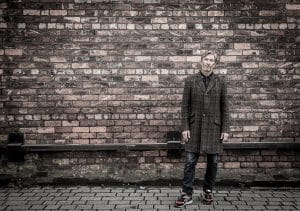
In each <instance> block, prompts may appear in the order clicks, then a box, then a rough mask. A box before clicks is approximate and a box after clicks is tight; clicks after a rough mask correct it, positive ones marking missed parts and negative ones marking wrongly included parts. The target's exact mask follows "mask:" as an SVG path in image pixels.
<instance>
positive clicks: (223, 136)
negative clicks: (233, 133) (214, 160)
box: [220, 133, 229, 142]
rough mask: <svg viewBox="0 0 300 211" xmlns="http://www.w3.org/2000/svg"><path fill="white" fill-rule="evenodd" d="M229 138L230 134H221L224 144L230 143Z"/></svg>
mask: <svg viewBox="0 0 300 211" xmlns="http://www.w3.org/2000/svg"><path fill="white" fill-rule="evenodd" d="M228 137H229V134H228V133H221V138H220V139H221V141H222V142H226V141H228Z"/></svg>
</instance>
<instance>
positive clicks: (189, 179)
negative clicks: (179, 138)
mask: <svg viewBox="0 0 300 211" xmlns="http://www.w3.org/2000/svg"><path fill="white" fill-rule="evenodd" d="M218 158H219V155H218V154H207V166H206V172H205V176H204V184H203V190H206V189H210V190H212V189H213V186H214V184H215V181H216V176H217V169H218ZM198 159H199V153H193V152H186V160H185V166H184V177H183V181H182V191H183V192H185V193H186V194H188V195H190V196H191V195H193V183H194V179H195V168H196V164H197V162H198Z"/></svg>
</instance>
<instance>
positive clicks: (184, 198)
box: [175, 51, 229, 207]
mask: <svg viewBox="0 0 300 211" xmlns="http://www.w3.org/2000/svg"><path fill="white" fill-rule="evenodd" d="M217 59H218V55H217V54H216V53H215V52H211V51H208V52H207V53H205V54H204V55H203V56H202V58H201V70H200V72H199V73H197V74H195V75H193V76H190V77H187V79H186V80H185V85H184V91H183V98H182V110H181V112H182V127H183V130H182V138H183V140H184V141H185V151H186V161H185V167H184V178H183V181H182V194H181V196H180V197H179V199H178V200H177V201H176V202H175V207H183V206H185V205H187V204H191V203H192V202H193V200H192V195H193V187H192V186H193V182H194V178H195V167H196V164H197V162H198V158H199V154H200V153H204V154H206V158H207V166H206V172H205V176H204V184H203V203H205V204H211V203H212V202H213V195H212V190H213V186H214V183H215V180H216V175H217V167H218V157H219V153H221V152H222V151H223V144H222V143H223V142H225V141H227V140H228V133H229V122H228V119H229V118H228V100H227V90H226V84H225V81H224V80H223V79H222V78H221V77H219V76H217V75H215V74H214V73H213V69H214V67H215V66H216V63H217Z"/></svg>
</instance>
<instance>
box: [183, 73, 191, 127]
mask: <svg viewBox="0 0 300 211" xmlns="http://www.w3.org/2000/svg"><path fill="white" fill-rule="evenodd" d="M190 103H191V86H190V82H189V80H188V78H187V79H185V82H184V89H183V95H182V104H181V130H182V131H185V130H189V129H190V128H189V114H190Z"/></svg>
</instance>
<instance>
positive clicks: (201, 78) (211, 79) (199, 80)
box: [197, 72, 216, 93]
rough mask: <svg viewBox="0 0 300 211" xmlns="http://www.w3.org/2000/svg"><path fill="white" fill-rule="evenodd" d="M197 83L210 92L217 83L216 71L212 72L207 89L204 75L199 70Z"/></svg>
mask: <svg viewBox="0 0 300 211" xmlns="http://www.w3.org/2000/svg"><path fill="white" fill-rule="evenodd" d="M197 84H198V85H199V86H200V88H201V89H202V90H203V91H205V92H206V93H207V92H209V91H210V90H211V89H212V88H213V87H214V85H215V84H216V75H215V74H214V73H212V74H211V76H210V82H209V84H208V87H207V89H206V88H205V86H204V82H203V76H202V74H201V73H200V72H199V73H198V74H197Z"/></svg>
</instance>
